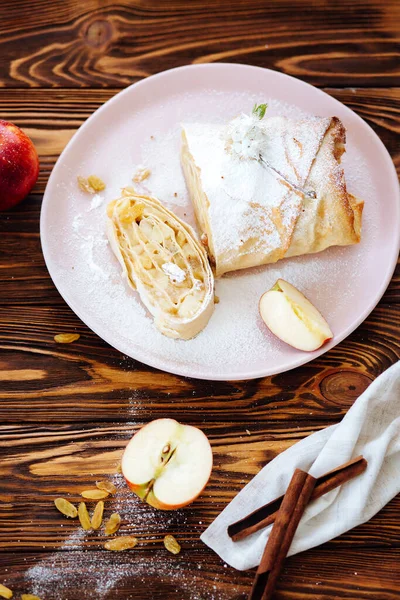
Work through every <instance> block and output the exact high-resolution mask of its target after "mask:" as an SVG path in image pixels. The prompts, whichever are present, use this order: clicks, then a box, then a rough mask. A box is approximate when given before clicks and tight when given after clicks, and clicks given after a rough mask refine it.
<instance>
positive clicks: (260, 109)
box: [252, 102, 268, 121]
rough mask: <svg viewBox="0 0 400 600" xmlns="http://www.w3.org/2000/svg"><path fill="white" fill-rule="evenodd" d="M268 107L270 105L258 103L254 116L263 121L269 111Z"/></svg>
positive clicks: (254, 107)
mask: <svg viewBox="0 0 400 600" xmlns="http://www.w3.org/2000/svg"><path fill="white" fill-rule="evenodd" d="M267 106H268V104H258V105H257V102H256V103H255V105H254V106H253V110H252V114H253V115H255V116H257V117H258V118H259V119H260V121H261V119H263V118H264V117H265V113H266V111H267Z"/></svg>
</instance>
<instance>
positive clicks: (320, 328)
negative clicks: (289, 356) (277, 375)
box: [260, 279, 333, 352]
mask: <svg viewBox="0 0 400 600" xmlns="http://www.w3.org/2000/svg"><path fill="white" fill-rule="evenodd" d="M260 314H261V318H262V320H263V321H264V323H265V324H266V325H267V327H269V329H270V330H271V331H272V333H274V334H275V335H276V336H277V337H278V338H280V339H281V340H283V341H284V342H286V343H287V344H290V345H291V346H293V347H294V348H297V349H298V350H306V351H309V352H311V351H312V350H317V349H318V348H320V347H321V346H322V344H325V342H327V341H328V340H330V339H332V337H333V333H332V331H331V330H330V327H329V325H328V323H327V322H326V321H325V319H324V317H323V316H322V315H321V313H320V312H319V311H318V310H317V309H316V308H315V306H314V305H313V304H311V302H310V301H309V300H307V298H306V297H305V296H304V295H303V294H302V293H301V292H299V290H298V289H296V288H295V287H294V286H293V285H291V284H290V283H288V282H287V281H285V280H284V279H278V281H277V282H276V283H275V285H274V287H273V288H271V289H270V290H269V291H268V292H265V294H263V295H262V296H261V299H260Z"/></svg>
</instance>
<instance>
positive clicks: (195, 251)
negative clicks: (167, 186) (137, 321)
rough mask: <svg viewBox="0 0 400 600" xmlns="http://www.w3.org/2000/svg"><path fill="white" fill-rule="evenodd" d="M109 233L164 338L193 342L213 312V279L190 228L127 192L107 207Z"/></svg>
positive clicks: (153, 203) (157, 204)
mask: <svg viewBox="0 0 400 600" xmlns="http://www.w3.org/2000/svg"><path fill="white" fill-rule="evenodd" d="M107 216H108V219H107V233H108V238H109V241H110V244H111V248H112V250H113V251H114V254H115V255H116V257H117V258H118V260H119V262H120V264H121V266H122V273H123V276H124V277H125V278H126V280H127V283H128V284H129V285H130V286H131V287H132V288H133V289H135V290H137V291H138V293H139V295H140V298H141V300H142V302H143V303H144V304H145V306H146V307H147V309H148V310H149V311H150V313H151V314H152V315H153V316H154V323H155V325H156V327H157V328H158V329H159V330H160V331H161V333H163V334H165V335H167V336H169V337H172V338H182V339H186V340H187V339H190V338H192V337H193V336H195V335H196V334H198V333H199V332H200V331H201V330H202V329H203V328H204V327H205V326H206V325H207V323H208V320H209V319H210V317H211V314H212V312H213V310H214V279H213V274H212V271H211V268H210V265H209V263H208V259H207V254H206V252H205V250H204V248H203V247H202V246H201V244H199V242H198V241H197V240H196V237H195V234H194V232H193V230H192V229H191V227H189V226H188V225H186V224H185V223H183V222H182V221H181V220H180V219H179V218H178V217H177V216H176V215H174V214H173V213H172V212H171V211H169V210H167V209H166V208H165V207H164V206H163V205H162V204H161V203H160V202H159V201H158V200H157V199H156V198H153V197H148V196H140V195H137V194H135V193H130V192H129V191H126V190H125V191H123V196H122V197H121V198H119V199H118V200H114V201H113V202H110V204H109V205H108V207H107Z"/></svg>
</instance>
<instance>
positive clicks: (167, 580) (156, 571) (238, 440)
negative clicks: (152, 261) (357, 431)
mask: <svg viewBox="0 0 400 600" xmlns="http://www.w3.org/2000/svg"><path fill="white" fill-rule="evenodd" d="M399 23H400V3H399V2H398V0H386V1H385V2H383V1H382V0H364V1H362V0H337V1H335V2H334V1H332V2H328V1H326V0H314V1H313V2H309V0H300V1H297V2H296V1H295V2H293V1H290V2H289V0H282V1H279V0H269V1H268V2H267V1H265V0H213V2H207V1H206V0H170V1H166V0H120V1H119V2H118V3H117V2H113V1H112V0H108V1H101V0H51V1H50V0H2V2H1V3H0V33H1V35H0V56H1V60H0V117H1V118H3V119H6V120H10V121H13V122H14V123H16V124H17V125H19V126H21V127H22V128H24V130H25V131H26V132H27V133H28V134H29V135H30V136H31V137H32V139H33V141H34V143H35V144H36V147H37V149H38V151H39V154H40V159H41V172H40V177H39V181H38V183H37V185H36V187H35V188H34V190H33V193H32V194H31V195H30V196H29V198H27V199H26V200H25V201H24V202H23V203H22V204H21V205H20V206H18V207H17V208H16V209H14V210H11V211H9V212H7V213H3V214H2V215H1V216H0V231H1V244H0V281H1V284H0V302H1V311H0V344H1V349H2V352H1V355H0V380H1V390H0V393H1V403H0V423H1V431H0V433H1V438H0V445H1V449H2V458H1V461H0V473H1V489H0V520H1V525H0V560H1V568H0V582H3V583H5V584H6V585H8V586H9V587H10V588H12V589H13V590H14V592H15V593H14V597H16V598H19V597H20V594H21V593H23V592H32V591H35V593H37V594H38V595H39V596H40V598H41V599H42V600H78V599H79V600H86V599H89V598H96V599H99V598H100V599H104V598H105V599H118V600H119V599H128V598H132V599H133V598H134V599H144V598H154V599H161V598H162V599H165V598H168V599H169V598H171V599H172V598H174V599H178V600H183V599H193V600H194V599H215V600H219V599H220V600H228V599H229V600H231V599H234V598H242V597H244V595H245V594H246V593H247V592H248V591H249V589H250V585H251V581H252V578H253V573H252V572H245V573H241V572H237V571H235V570H233V569H231V568H230V567H228V566H227V565H225V564H224V563H223V562H222V561H221V560H220V559H219V557H218V556H217V555H215V554H214V553H213V552H212V551H211V550H209V549H208V548H207V547H206V546H204V545H203V544H202V543H201V542H200V540H199V535H200V533H201V532H202V531H203V530H204V528H205V526H206V525H208V524H209V523H211V521H212V520H213V519H214V518H215V517H216V516H217V514H218V513H219V512H220V511H221V510H222V509H223V508H224V507H225V506H226V504H227V503H228V502H229V501H230V500H231V499H232V498H233V497H234V496H235V494H236V493H237V492H238V491H239V490H240V489H241V488H242V487H243V485H244V484H245V483H246V482H248V481H249V480H250V479H251V478H252V477H253V475H255V474H256V473H257V472H258V471H259V469H260V468H261V467H262V466H263V465H264V464H265V463H266V462H268V461H269V460H271V459H272V458H274V457H275V456H276V455H277V454H278V453H280V452H281V451H283V450H284V449H286V448H288V447H289V446H290V445H291V444H293V443H295V442H297V441H298V440H301V439H302V438H303V437H305V436H307V435H308V434H310V433H312V432H314V431H317V430H319V429H321V428H323V427H327V426H328V425H331V424H333V423H337V422H339V421H340V419H341V418H342V417H343V415H344V414H345V413H346V411H347V410H348V408H349V407H350V406H351V404H352V403H353V402H354V400H355V399H356V398H357V397H358V396H359V394H360V393H361V392H362V391H363V390H364V389H365V388H366V387H367V386H368V385H369V383H370V382H371V381H372V380H373V379H374V378H375V377H377V376H378V375H379V374H380V373H381V372H382V371H384V370H385V369H387V368H388V367H389V366H390V365H391V364H393V363H394V362H395V361H396V360H397V359H398V358H399V331H400V326H399V324H400V321H399V302H400V277H399V271H397V274H396V275H395V277H394V278H393V280H392V282H391V284H390V286H389V288H388V290H387V292H386V293H385V295H384V297H383V299H382V300H381V302H380V303H379V305H378V306H377V308H376V309H375V310H374V311H373V312H372V314H371V315H370V316H369V317H368V318H367V320H366V321H365V322H364V323H363V324H362V325H361V326H360V327H359V328H358V329H357V330H356V331H355V332H354V333H353V334H351V335H350V336H349V337H348V338H347V339H346V340H345V341H343V342H342V343H341V344H339V345H338V346H337V347H336V348H334V349H332V350H330V351H329V352H327V353H326V354H325V355H323V356H321V357H320V358H318V359H316V360H314V361H313V362H311V363H310V364H308V365H306V366H304V367H301V368H298V369H295V370H293V371H290V372H288V373H284V374H282V375H276V376H274V377H266V378H264V379H259V380H255V381H248V382H239V383H238V382H235V383H232V382H218V383H212V382H207V381H196V380H191V379H185V378H182V377H177V376H174V375H169V374H167V373H162V372H159V371H156V370H155V369H151V368H149V367H146V366H145V365H143V364H140V363H138V362H135V361H134V360H131V359H129V358H126V357H125V356H122V355H121V354H120V353H119V352H117V351H116V350H114V349H113V348H110V347H109V346H108V345H107V344H106V343H104V342H103V341H102V340H101V339H99V338H98V337H97V336H96V335H95V334H94V333H92V332H91V331H90V330H89V329H88V328H87V327H86V326H85V325H84V324H83V323H81V322H80V320H79V319H78V318H77V317H76V316H75V314H74V313H73V312H72V311H71V310H70V309H69V308H68V306H67V305H66V304H65V302H64V301H63V299H62V298H61V297H60V295H59V294H58V292H57V290H56V289H55V287H54V285H53V283H52V281H51V279H50V277H49V275H48V273H47V270H46V267H45V264H44V260H43V256H42V252H41V248H40V238H39V214H40V204H41V200H42V194H43V191H44V188H45V185H46V181H47V179H48V176H49V174H50V172H51V169H52V167H53V165H54V163H55V161H56V160H57V157H58V155H59V154H60V152H61V151H62V149H63V148H64V146H65V144H66V143H67V142H68V140H69V139H70V138H71V137H72V135H73V134H74V133H75V131H76V129H77V128H78V127H79V126H80V125H81V123H83V122H84V121H85V119H86V118H87V117H89V115H90V114H91V113H92V112H93V111H94V110H95V109H96V108H97V107H99V106H100V105H101V104H103V103H104V102H105V101H106V100H108V99H109V98H111V97H112V96H114V95H115V94H116V93H117V92H118V91H119V90H120V89H122V88H124V87H126V86H127V85H129V84H131V83H133V82H135V81H138V80H139V79H141V78H142V77H147V76H149V75H152V74H154V73H157V72H159V71H162V70H164V69H168V68H171V67H176V66H179V65H185V64H188V63H200V62H210V61H211V62H215V61H229V62H241V63H249V64H253V65H259V66H262V67H269V68H272V69H276V70H279V71H282V72H284V73H287V74H289V75H294V76H296V77H299V78H301V79H303V80H305V81H308V82H309V83H312V84H313V85H315V86H317V87H319V88H321V89H323V90H325V91H326V92H327V93H328V94H330V95H332V96H334V97H335V98H337V99H338V100H340V101H341V102H344V103H345V104H346V105H348V106H349V107H350V108H352V109H353V110H354V111H356V112H357V113H358V114H359V115H360V116H361V117H363V118H364V119H365V120H366V121H367V122H368V123H369V124H370V125H371V126H372V127H373V129H374V130H375V131H376V132H377V134H378V135H379V136H380V138H381V139H382V141H383V142H384V144H385V145H386V147H387V148H388V150H389V152H390V153H391V155H392V157H393V160H394V162H395V164H396V166H397V167H398V169H400V148H399V138H398V133H399V130H400V60H399V48H400V46H399V30H400V26H399ZM60 332H78V333H80V335H81V337H80V339H79V341H78V342H75V343H74V344H71V345H68V346H66V345H65V346H61V345H56V344H55V343H54V341H53V336H54V334H56V333H60ZM157 417H173V418H176V419H178V420H180V421H182V422H184V423H189V424H192V425H197V426H199V427H201V428H202V429H203V430H204V431H205V433H206V434H207V435H208V436H209V438H210V440H211V443H212V446H213V450H214V457H215V466H214V470H213V474H212V477H211V481H210V484H209V486H208V487H207V489H206V491H205V493H204V494H203V495H202V496H201V497H200V498H199V499H198V500H197V501H196V502H195V503H194V504H193V505H192V506H190V507H188V508H187V509H182V510H179V511H177V512H174V513H162V512H157V511H155V510H152V509H150V508H148V507H147V506H145V505H142V504H140V503H139V502H138V501H136V499H135V498H133V497H132V496H130V495H129V494H128V492H127V491H126V489H125V488H124V487H123V486H121V488H120V489H119V491H118V496H117V498H116V499H115V500H113V502H112V504H113V507H114V509H119V510H120V511H121V514H122V516H123V518H124V525H123V527H122V530H121V531H122V533H128V532H131V533H133V532H134V533H135V535H137V536H138V537H139V538H140V540H141V542H142V544H141V547H140V548H137V549H135V550H134V551H131V552H130V553H129V552H126V553H121V554H114V553H108V552H106V551H105V550H104V549H103V543H104V537H103V536H102V534H101V533H91V534H89V535H86V536H84V537H83V536H81V535H80V534H79V532H78V531H79V530H78V527H77V525H76V522H74V521H71V520H66V519H64V518H63V517H62V516H61V515H60V514H59V513H57V511H56V510H55V509H54V507H53V500H54V498H55V497H57V496H67V495H68V496H69V497H71V498H72V499H73V501H78V499H79V493H80V491H82V490H83V489H85V488H87V487H88V486H92V485H93V483H94V482H95V481H96V480H98V479H99V478H102V477H103V476H107V477H108V476H110V477H112V476H113V475H114V474H115V473H116V470H117V467H118V464H119V461H120V457H121V453H122V451H123V448H124V445H125V443H126V441H127V439H128V438H129V437H130V436H131V435H132V433H133V432H134V431H136V430H137V428H138V427H140V425H141V424H142V423H145V422H147V421H149V420H151V419H155V418H157ZM247 430H248V432H249V434H248V433H247ZM114 479H115V480H117V481H119V480H120V479H121V476H120V475H116V476H114ZM399 516H400V497H397V498H395V499H394V500H393V501H392V502H390V503H389V504H388V505H387V506H386V507H385V508H384V509H383V510H382V511H381V512H380V513H379V514H378V515H376V516H375V517H374V518H373V519H372V520H371V521H370V522H369V523H366V524H364V525H362V526H359V527H357V528H356V529H353V530H352V531H349V532H348V533H346V534H345V535H342V536H341V537H340V538H337V539H335V540H332V541H331V542H329V543H327V544H324V545H323V546H321V547H319V548H315V549H313V550H310V551H308V552H304V553H303V554H300V555H298V556H294V557H292V558H290V559H289V560H288V561H287V564H286V568H285V571H284V574H283V577H282V579H281V581H280V584H279V587H278V590H277V592H276V598H277V599H281V600H289V599H293V600H303V599H306V598H307V599H313V600H316V599H318V600H328V599H333V598H347V599H352V600H360V599H368V600H372V599H373V600H394V599H395V598H400V519H399ZM167 533H171V534H174V535H175V536H176V537H177V538H178V539H179V540H180V541H181V543H182V547H183V550H182V553H181V554H180V555H179V556H172V555H170V554H168V553H167V552H166V551H165V549H164V548H163V545H162V539H163V537H164V535H165V534H167Z"/></svg>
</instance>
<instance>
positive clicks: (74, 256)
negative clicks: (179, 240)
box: [49, 90, 379, 376]
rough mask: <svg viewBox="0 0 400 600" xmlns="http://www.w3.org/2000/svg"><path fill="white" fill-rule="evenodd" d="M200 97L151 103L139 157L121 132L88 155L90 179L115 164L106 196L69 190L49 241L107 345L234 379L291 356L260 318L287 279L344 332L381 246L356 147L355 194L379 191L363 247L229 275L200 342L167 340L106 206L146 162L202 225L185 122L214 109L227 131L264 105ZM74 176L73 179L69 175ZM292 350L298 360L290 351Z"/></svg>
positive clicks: (295, 112)
mask: <svg viewBox="0 0 400 600" xmlns="http://www.w3.org/2000/svg"><path fill="white" fill-rule="evenodd" d="M201 95H202V98H201V99H200V101H199V94H183V95H182V94H179V95H177V96H170V97H169V98H168V99H167V100H166V101H165V102H163V103H162V106H161V104H160V106H159V108H160V110H157V109H156V108H155V107H154V106H153V104H152V105H151V106H150V107H149V108H143V109H142V110H141V111H140V112H139V113H137V114H134V113H133V114H132V115H131V116H130V117H129V118H130V119H131V120H130V122H129V126H130V127H131V128H135V131H137V135H138V139H140V140H143V142H142V145H141V146H140V144H136V145H135V147H134V150H133V149H131V150H130V151H129V152H127V150H126V148H125V147H124V148H122V147H121V144H120V136H119V134H118V131H117V132H115V130H112V134H111V133H110V136H109V137H107V138H106V139H105V140H101V143H100V144H99V146H98V147H97V148H96V156H93V157H92V156H91V155H90V154H87V153H86V154H85V160H86V161H87V164H85V165H82V168H85V170H87V171H88V172H89V171H91V170H93V169H96V165H97V163H98V162H99V161H102V160H103V161H106V160H107V162H108V164H109V172H104V177H107V188H106V190H105V191H104V192H103V193H102V195H103V196H104V202H103V205H101V206H99V207H98V208H97V209H96V210H93V211H89V212H86V210H87V202H84V198H82V194H81V193H80V192H79V190H78V189H76V186H75V187H74V186H73V185H72V184H71V186H69V187H68V186H67V190H62V193H63V194H67V195H68V202H67V203H64V206H65V209H64V213H65V214H63V223H64V226H63V228H62V229H61V230H60V229H57V230H56V229H51V230H50V233H49V235H51V236H55V238H56V239H54V241H53V242H52V244H53V245H54V247H55V248H57V252H54V253H53V254H52V257H51V261H52V263H53V269H54V270H55V271H56V275H57V280H58V282H60V283H61V284H62V286H63V289H68V290H69V293H68V300H69V302H70V304H71V305H72V306H77V307H82V306H84V307H85V310H84V313H83V312H82V315H83V316H84V318H87V319H88V322H89V323H90V325H91V326H92V328H93V329H95V330H98V331H99V332H100V331H101V332H102V335H103V336H104V337H105V338H106V339H109V340H112V343H114V344H115V345H116V346H117V347H119V348H120V349H121V350H122V351H123V352H124V353H126V354H128V355H133V356H137V357H142V358H143V360H145V361H149V362H151V363H153V364H157V365H158V366H159V367H160V368H164V369H166V370H176V371H178V372H186V373H188V374H191V373H193V374H195V373H196V374H197V376H208V374H210V375H211V374H212V375H213V374H216V373H217V372H218V373H230V374H234V373H235V372H236V373H238V372H241V371H242V370H243V369H244V367H245V368H246V370H247V371H251V370H253V365H254V364H256V363H259V362H260V359H261V360H264V359H265V363H266V364H267V363H268V361H269V357H271V355H272V354H273V355H274V356H279V354H280V353H281V352H287V349H286V348H284V347H283V344H282V343H281V342H279V341H278V340H275V339H274V338H273V336H272V335H271V334H270V333H269V332H268V331H267V330H266V328H265V326H264V325H263V323H262V321H261V319H260V318H259V315H258V300H259V298H260V296H261V295H262V294H263V293H264V292H265V291H266V290H267V289H269V288H270V287H272V285H273V284H274V283H275V281H276V279H277V278H279V277H282V278H283V279H287V280H288V281H289V282H290V283H292V284H293V285H295V286H296V287H298V288H299V289H300V290H301V291H302V292H303V293H304V294H305V295H306V296H307V297H308V298H309V299H310V300H311V301H312V302H314V303H315V304H316V306H317V307H318V308H319V310H321V312H322V313H323V314H324V316H325V317H326V318H327V320H328V322H329V323H330V325H331V327H332V330H333V331H334V332H335V328H336V326H337V324H338V323H339V324H340V323H341V322H342V321H343V319H344V315H347V313H348V307H349V302H351V300H352V298H353V296H354V283H355V282H354V274H355V273H358V274H359V275H358V279H360V277H361V274H362V273H363V271H365V268H366V267H365V265H367V264H368V260H370V259H371V252H372V251H373V248H372V247H370V246H368V244H367V242H366V241H367V240H368V237H369V235H370V233H371V229H372V227H373V226H374V225H373V224H374V222H375V221H376V218H377V217H376V215H377V214H379V210H378V206H377V204H376V202H375V197H377V195H376V194H375V190H374V187H373V184H372V183H371V177H370V175H369V169H368V165H367V164H364V163H363V161H362V152H361V150H359V149H358V148H357V147H356V146H355V145H354V144H353V145H351V144H350V143H349V147H348V152H347V154H348V155H350V154H351V160H349V167H351V174H352V175H353V179H352V181H354V186H353V185H352V186H349V190H350V191H351V192H352V193H355V194H356V195H358V194H359V191H358V188H359V187H361V184H362V188H363V190H362V191H364V190H366V189H368V190H369V191H370V193H369V198H367V203H366V207H365V214H364V219H363V239H362V241H361V244H360V245H359V246H353V247H346V248H330V249H328V250H326V251H324V252H322V253H320V254H317V255H308V256H302V257H298V258H294V259H287V260H283V261H280V262H278V263H276V264H272V265H267V266H265V267H260V268H255V269H250V270H246V271H238V272H236V273H234V274H232V275H228V276H225V277H223V278H222V279H220V280H217V281H216V294H217V296H218V297H219V298H220V303H219V304H218V305H216V307H215V312H214V314H213V316H212V317H211V320H210V322H209V324H208V325H207V327H206V328H205V329H204V330H203V331H202V332H201V333H200V334H199V335H198V336H197V337H196V338H194V339H193V340H189V341H181V340H171V339H169V338H166V337H165V336H163V335H162V334H160V333H159V332H158V331H157V329H156V328H155V327H154V324H153V320H152V319H151V318H150V316H149V314H148V313H147V311H146V309H145V308H144V306H143V305H142V304H141V302H140V300H139V298H138V296H137V294H136V293H134V292H133V291H132V290H130V289H129V288H128V286H127V285H125V283H124V281H123V279H122V277H121V272H120V267H119V264H118V263H117V261H116V259H115V258H114V256H113V254H112V252H111V249H110V248H109V246H108V244H107V239H106V236H105V222H106V215H105V206H106V204H107V203H108V202H109V201H111V200H113V199H115V198H117V197H118V196H119V195H120V190H121V187H123V186H126V185H130V184H131V180H132V169H133V167H134V166H135V165H137V164H144V165H146V167H148V168H149V169H150V170H151V177H149V179H148V180H146V184H147V185H148V187H149V190H150V192H151V193H152V194H154V195H155V196H157V197H159V198H160V200H161V201H162V202H163V203H165V204H166V206H167V207H168V208H170V209H172V210H174V211H175V212H176V214H177V215H178V216H179V217H180V218H182V219H183V220H184V221H186V222H188V223H190V224H192V225H194V226H195V221H194V218H193V210H192V207H191V203H190V201H189V199H188V194H187V190H186V186H185V181H184V178H183V174H182V171H181V165H180V160H179V148H180V135H181V127H180V123H182V122H184V121H185V120H187V119H190V120H192V121H194V120H195V121H196V122H199V123H200V122H203V123H204V122H209V121H210V112H211V111H209V110H208V111H207V110H206V109H205V110H204V109H203V110H198V106H199V104H201V105H203V106H206V107H207V106H208V105H212V108H213V110H212V114H213V117H212V119H211V120H213V122H215V123H217V124H222V123H226V121H227V117H234V116H235V115H237V114H239V113H240V112H241V111H246V110H247V111H248V110H249V107H250V108H251V107H252V106H253V105H254V103H255V102H258V101H260V97H259V96H258V95H255V94H249V93H245V92H243V93H241V92H240V93H229V94H228V93H219V92H215V91H214V90H206V91H204V92H201ZM261 100H264V97H263V98H261ZM265 100H266V101H267V102H268V115H269V116H274V115H278V114H280V115H286V116H290V117H302V116H304V112H302V111H300V110H299V109H298V108H296V107H294V106H291V105H288V104H285V103H282V102H278V101H276V100H274V99H268V98H265ZM166 113H173V114H174V124H172V123H171V121H169V122H168V123H166V120H165V114H166ZM146 124H147V125H146ZM124 127H126V124H125V123H124ZM121 128H122V125H121ZM151 136H153V139H151ZM349 140H351V136H349ZM103 154H104V157H103V158H102V156H103ZM110 156H111V157H112V161H111V160H110ZM348 158H350V157H348ZM353 164H356V166H357V169H359V171H360V173H359V175H355V174H353ZM66 170H67V171H68V172H67V174H66V176H67V177H70V173H69V170H68V169H66ZM101 172H103V171H101ZM359 184H360V185H359ZM371 197H372V199H371ZM338 290H340V293H338ZM346 318H347V317H346ZM105 329H106V330H107V331H105ZM289 352H293V353H295V351H294V350H293V351H292V350H291V349H290V350H289ZM263 357H264V358H263Z"/></svg>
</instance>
